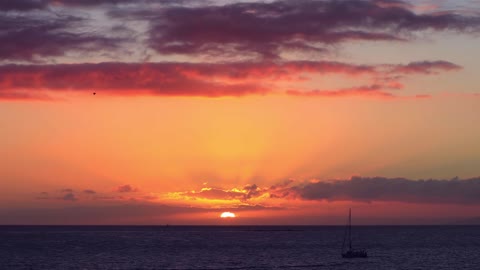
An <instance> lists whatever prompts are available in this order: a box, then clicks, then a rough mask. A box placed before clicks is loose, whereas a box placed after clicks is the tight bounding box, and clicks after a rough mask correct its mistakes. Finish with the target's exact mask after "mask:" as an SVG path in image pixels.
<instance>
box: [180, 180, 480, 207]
mask: <svg viewBox="0 0 480 270" xmlns="http://www.w3.org/2000/svg"><path fill="white" fill-rule="evenodd" d="M176 195H179V196H180V198H203V199H210V200H239V201H242V202H244V203H247V204H248V203H249V200H250V199H258V198H260V197H261V198H263V199H264V200H266V201H265V202H267V203H268V199H269V198H270V199H294V200H306V201H356V202H400V203H420V204H466V205H480V178H471V179H465V180H460V179H458V178H455V179H452V180H435V179H429V180H410V179H405V178H385V177H373V178H368V177H352V178H351V179H349V180H331V181H319V180H312V181H308V182H305V181H302V182H300V181H293V180H288V181H285V182H283V183H279V184H277V185H273V186H270V187H258V186H257V185H247V186H245V187H244V188H233V189H219V188H203V189H201V190H200V191H187V192H180V193H176Z"/></svg>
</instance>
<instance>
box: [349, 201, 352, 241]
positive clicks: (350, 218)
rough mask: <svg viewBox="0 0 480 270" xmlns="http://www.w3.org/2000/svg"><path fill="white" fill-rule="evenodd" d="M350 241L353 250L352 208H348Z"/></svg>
mask: <svg viewBox="0 0 480 270" xmlns="http://www.w3.org/2000/svg"><path fill="white" fill-rule="evenodd" d="M348 243H349V247H350V250H352V208H350V209H349V210H348Z"/></svg>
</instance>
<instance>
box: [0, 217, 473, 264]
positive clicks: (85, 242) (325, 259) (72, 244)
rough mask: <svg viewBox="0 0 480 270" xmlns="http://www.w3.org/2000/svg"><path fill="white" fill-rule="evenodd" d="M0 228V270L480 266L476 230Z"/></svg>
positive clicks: (438, 227)
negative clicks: (347, 246) (347, 253)
mask: <svg viewBox="0 0 480 270" xmlns="http://www.w3.org/2000/svg"><path fill="white" fill-rule="evenodd" d="M344 231H345V228H344V227H342V226H224V227H217V226H0V269H6V270H8V269H45V270H56V269H62V270H63V269H99V270H100V269H101V270H103V269H119V270H120V269H122V270H124V269H125V270H126V269H138V270H140V269H141V270H144V269H145V270H146V269H258V270H261V269H428V270H432V269H437V270H438V269H452V270H454V269H455V270H456V269H480V226H358V227H357V226H355V227H353V228H352V234H353V245H354V248H355V247H357V248H361V249H366V250H367V251H368V255H369V257H368V258H357V259H344V258H342V257H341V247H342V241H343V237H344Z"/></svg>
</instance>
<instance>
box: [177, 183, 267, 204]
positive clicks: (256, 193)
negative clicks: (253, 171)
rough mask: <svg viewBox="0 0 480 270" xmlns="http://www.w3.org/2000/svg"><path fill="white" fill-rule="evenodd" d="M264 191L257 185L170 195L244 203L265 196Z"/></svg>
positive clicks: (206, 188)
mask: <svg viewBox="0 0 480 270" xmlns="http://www.w3.org/2000/svg"><path fill="white" fill-rule="evenodd" d="M265 191H266V190H265V189H261V188H259V187H258V186H257V185H246V186H244V187H243V188H240V189H238V188H233V189H221V188H214V187H204V188H202V189H201V190H199V191H194V190H193V191H187V192H176V193H172V194H171V195H173V197H177V198H178V197H180V198H199V199H210V200H238V201H240V202H245V201H247V200H249V199H252V198H256V197H260V196H262V195H263V194H265Z"/></svg>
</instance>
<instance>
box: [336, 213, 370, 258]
mask: <svg viewBox="0 0 480 270" xmlns="http://www.w3.org/2000/svg"><path fill="white" fill-rule="evenodd" d="M347 239H348V249H347V250H346V249H345V246H346V245H345V242H346V241H347ZM342 257H343V258H367V257H368V255H367V251H366V250H355V249H353V248H352V209H351V208H350V209H349V211H348V224H347V226H346V227H345V233H344V235H343V244H342Z"/></svg>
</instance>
